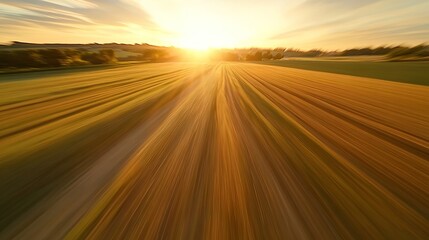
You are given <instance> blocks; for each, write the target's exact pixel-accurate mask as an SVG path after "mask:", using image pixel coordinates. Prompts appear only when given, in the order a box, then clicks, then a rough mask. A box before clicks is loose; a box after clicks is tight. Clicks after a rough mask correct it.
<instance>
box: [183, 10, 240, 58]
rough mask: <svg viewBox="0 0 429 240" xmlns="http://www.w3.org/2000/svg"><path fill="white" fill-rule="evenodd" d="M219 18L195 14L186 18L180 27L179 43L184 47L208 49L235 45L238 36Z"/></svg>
mask: <svg viewBox="0 0 429 240" xmlns="http://www.w3.org/2000/svg"><path fill="white" fill-rule="evenodd" d="M225 24H226V23H224V22H223V21H221V20H220V19H218V18H214V17H210V16H207V15H206V16H202V15H200V16H195V14H194V15H193V16H192V17H189V18H185V19H184V21H183V22H182V24H181V27H180V29H179V39H178V41H177V42H178V45H179V46H180V47H183V48H189V49H196V50H206V49H209V48H222V47H234V45H235V40H236V38H235V37H236V36H235V34H234V33H231V32H230V31H228V28H227V25H225Z"/></svg>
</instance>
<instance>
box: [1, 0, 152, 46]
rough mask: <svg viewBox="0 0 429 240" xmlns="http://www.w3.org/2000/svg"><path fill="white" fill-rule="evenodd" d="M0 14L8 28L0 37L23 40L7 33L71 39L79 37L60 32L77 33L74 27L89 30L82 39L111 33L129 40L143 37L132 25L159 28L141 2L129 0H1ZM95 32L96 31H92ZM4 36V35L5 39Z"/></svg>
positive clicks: (109, 37)
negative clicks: (5, 33)
mask: <svg viewBox="0 0 429 240" xmlns="http://www.w3.org/2000/svg"><path fill="white" fill-rule="evenodd" d="M0 17H1V18H3V19H6V20H7V21H1V22H0V28H3V29H5V28H7V29H11V30H9V31H8V32H9V35H8V36H0V41H11V40H23V39H15V38H11V37H10V36H11V35H16V36H26V35H28V36H27V37H26V39H27V41H31V35H34V34H37V33H38V32H40V33H42V32H43V33H44V34H46V33H48V32H49V33H50V34H48V35H47V36H46V38H45V39H46V40H44V41H46V42H49V41H64V42H70V40H71V41H73V42H74V41H75V39H82V37H81V36H80V37H78V36H76V38H73V37H69V38H68V39H64V40H61V39H62V36H61V35H62V34H65V33H70V32H75V33H76V34H77V35H79V34H80V33H79V31H77V30H80V32H81V35H86V36H88V33H90V32H92V34H89V36H90V37H88V39H87V40H86V41H89V42H92V41H107V42H111V41H115V37H116V39H118V40H121V41H124V40H126V36H128V37H129V38H130V41H137V40H139V41H141V40H144V39H136V38H135V37H133V33H135V29H136V27H135V26H139V27H140V28H139V29H141V30H142V31H146V33H145V34H146V35H149V34H150V33H151V32H153V31H159V27H158V26H157V25H156V24H155V23H154V22H153V21H151V19H150V17H149V16H148V15H147V14H146V12H145V11H144V10H143V9H142V8H141V6H140V5H139V4H137V3H136V2H135V1H132V0H122V1H113V0H93V1H85V0H37V1H36V0H33V1H31V0H13V1H12V0H4V1H2V3H0ZM130 24H133V26H134V27H133V29H131V28H129V26H130ZM13 29H15V32H13V31H12V30H13ZM97 29H100V31H97ZM102 29H109V30H110V31H111V32H110V33H106V32H104V31H103V30H102ZM49 30H50V31H49ZM124 30H125V31H127V30H129V31H128V34H124ZM19 31H21V32H19ZM24 31H27V33H26V32H24ZM18 32H19V33H18ZM96 32H98V33H99V35H95V33H96ZM145 34H140V35H141V36H143V35H145ZM118 35H122V36H118ZM6 37H8V39H5V38H6ZM42 39H43V38H42Z"/></svg>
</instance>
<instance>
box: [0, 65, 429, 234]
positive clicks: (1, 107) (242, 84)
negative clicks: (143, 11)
mask: <svg viewBox="0 0 429 240" xmlns="http://www.w3.org/2000/svg"><path fill="white" fill-rule="evenodd" d="M0 96H2V98H1V101H0V149H2V150H1V152H0V176H1V179H0V180H1V181H0V182H1V183H0V191H1V196H0V219H2V220H1V221H0V227H1V228H0V239H13V238H15V239H63V238H68V239H80V238H87V239H427V238H429V204H428V203H429V162H428V161H429V87H427V86H418V85H411V84H403V83H395V82H388V81H382V80H377V79H368V78H359V77H352V76H346V75H337V74H330V73H321V72H314V71H305V70H298V69H290V68H282V67H273V66H263V65H256V64H245V63H216V64H214V63H210V64H196V63H165V64H144V65H136V66H130V67H123V68H115V69H108V70H97V71H93V72H91V71H88V72H76V73H73V74H70V73H68V74H64V75H55V74H52V75H49V74H40V75H37V76H32V77H31V78H30V80H29V79H23V80H16V79H14V80H13V81H5V82H1V83H0Z"/></svg>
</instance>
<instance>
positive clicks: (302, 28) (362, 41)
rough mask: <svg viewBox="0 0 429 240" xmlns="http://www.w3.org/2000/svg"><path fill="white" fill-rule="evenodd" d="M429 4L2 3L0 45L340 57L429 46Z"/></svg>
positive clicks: (309, 0) (276, 0)
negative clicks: (336, 53) (251, 50)
mask: <svg viewBox="0 0 429 240" xmlns="http://www.w3.org/2000/svg"><path fill="white" fill-rule="evenodd" d="M428 13H429V0H263V1H262V0H217V1H214V0H187V1H185V0H116V1H113V0H1V1H0V42H2V43H5V42H9V41H25V42H36V43H92V42H98V43H109V42H117V43H150V44H154V45H163V46H177V47H189V48H207V47H214V48H217V47H227V48H235V47H270V48H273V47H294V48H301V49H312V48H322V49H326V50H337V49H345V48H351V47H366V46H380V45H386V44H387V45H393V44H406V45H414V44H420V43H424V42H428V41H429V17H428Z"/></svg>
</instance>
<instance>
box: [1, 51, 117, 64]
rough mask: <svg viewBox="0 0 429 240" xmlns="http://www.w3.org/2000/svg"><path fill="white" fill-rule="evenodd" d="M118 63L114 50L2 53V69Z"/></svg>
mask: <svg viewBox="0 0 429 240" xmlns="http://www.w3.org/2000/svg"><path fill="white" fill-rule="evenodd" d="M113 62H116V57H115V52H114V51H113V50H112V49H102V50H99V51H98V52H92V51H88V50H85V49H24V50H11V51H0V67H16V68H46V67H61V66H76V65H91V64H105V63H113Z"/></svg>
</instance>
